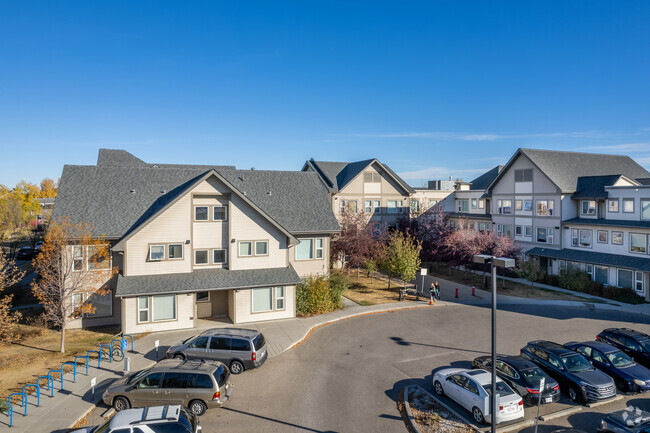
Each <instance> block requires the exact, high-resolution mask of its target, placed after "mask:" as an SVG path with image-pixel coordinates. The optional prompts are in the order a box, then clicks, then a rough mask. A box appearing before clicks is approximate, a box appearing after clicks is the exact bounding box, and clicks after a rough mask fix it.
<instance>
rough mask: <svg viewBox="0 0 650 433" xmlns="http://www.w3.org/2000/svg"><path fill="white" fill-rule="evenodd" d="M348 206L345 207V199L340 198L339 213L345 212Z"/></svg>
mask: <svg viewBox="0 0 650 433" xmlns="http://www.w3.org/2000/svg"><path fill="white" fill-rule="evenodd" d="M346 211H347V208H346V207H345V200H343V199H341V200H339V213H345V212H346Z"/></svg>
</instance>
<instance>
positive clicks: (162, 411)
mask: <svg viewBox="0 0 650 433" xmlns="http://www.w3.org/2000/svg"><path fill="white" fill-rule="evenodd" d="M131 428H133V430H131ZM131 431H133V432H134V433H136V432H137V433H159V432H165V433H200V432H201V426H200V425H199V420H198V419H197V417H196V415H194V414H193V413H191V412H189V411H188V410H187V409H185V408H183V407H181V406H179V405H174V406H151V407H145V408H144V409H128V410H124V411H122V412H118V413H116V414H115V416H113V417H112V418H110V419H107V420H106V421H104V423H103V424H100V425H98V426H95V427H84V428H82V429H79V430H74V431H73V432H72V433H126V432H129V433H130V432H131Z"/></svg>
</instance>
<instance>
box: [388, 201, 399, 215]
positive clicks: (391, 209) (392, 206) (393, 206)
mask: <svg viewBox="0 0 650 433" xmlns="http://www.w3.org/2000/svg"><path fill="white" fill-rule="evenodd" d="M386 212H387V213H397V200H388V201H387V202H386Z"/></svg>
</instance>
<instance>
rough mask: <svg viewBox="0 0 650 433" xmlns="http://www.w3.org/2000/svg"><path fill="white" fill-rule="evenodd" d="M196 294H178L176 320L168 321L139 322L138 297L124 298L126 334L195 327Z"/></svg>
mask: <svg viewBox="0 0 650 433" xmlns="http://www.w3.org/2000/svg"><path fill="white" fill-rule="evenodd" d="M194 299H195V297H194V294H189V295H188V294H180V295H176V320H170V321H166V322H147V323H138V298H136V297H133V298H123V304H122V307H123V308H124V313H125V314H124V315H123V316H124V320H123V323H122V330H123V331H124V332H125V333H126V334H141V333H143V332H156V331H168V330H176V329H187V328H193V327H194V319H193V318H194Z"/></svg>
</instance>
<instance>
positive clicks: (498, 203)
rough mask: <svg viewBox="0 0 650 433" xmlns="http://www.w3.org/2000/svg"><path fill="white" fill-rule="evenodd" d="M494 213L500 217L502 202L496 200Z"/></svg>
mask: <svg viewBox="0 0 650 433" xmlns="http://www.w3.org/2000/svg"><path fill="white" fill-rule="evenodd" d="M496 210H497V211H496V213H497V214H499V215H501V213H502V210H503V200H497V209H496Z"/></svg>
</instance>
